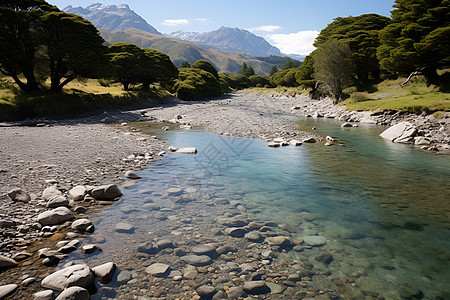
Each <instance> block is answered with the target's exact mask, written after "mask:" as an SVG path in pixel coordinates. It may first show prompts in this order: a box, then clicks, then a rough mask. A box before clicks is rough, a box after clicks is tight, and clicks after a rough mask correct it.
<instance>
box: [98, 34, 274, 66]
mask: <svg viewBox="0 0 450 300" xmlns="http://www.w3.org/2000/svg"><path fill="white" fill-rule="evenodd" d="M99 31H100V34H101V35H102V37H103V38H104V39H105V41H106V42H107V43H109V44H114V43H118V42H125V43H132V44H135V45H136V46H139V47H141V48H152V49H155V50H158V51H161V52H164V53H166V54H167V55H169V57H170V59H171V60H172V61H173V62H174V64H175V65H176V66H179V65H180V64H181V63H182V62H184V61H187V62H189V63H190V64H192V63H194V62H195V61H197V60H199V59H206V60H208V61H210V62H211V63H212V64H213V65H214V66H215V67H216V68H217V69H218V70H219V71H220V72H226V73H230V74H237V73H239V71H240V70H241V66H242V63H244V62H245V63H246V64H247V65H252V67H253V69H254V70H255V72H256V74H269V73H270V70H271V69H272V66H273V65H272V64H269V63H266V62H264V61H261V60H258V59H256V58H255V57H252V56H250V55H248V54H245V53H236V52H228V51H219V50H216V49H211V48H210V49H205V48H204V47H201V46H200V45H198V44H196V43H193V42H189V41H183V40H180V39H176V38H171V37H168V36H164V35H159V34H151V33H148V32H146V31H144V30H140V29H135V28H129V29H127V30H119V31H110V30H105V29H99Z"/></svg>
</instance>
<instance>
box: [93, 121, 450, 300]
mask: <svg viewBox="0 0 450 300" xmlns="http://www.w3.org/2000/svg"><path fill="white" fill-rule="evenodd" d="M300 122H301V126H302V127H304V128H312V127H315V128H317V129H316V131H317V133H320V134H322V135H330V136H332V137H334V138H335V139H336V141H335V144H334V145H333V146H330V147H325V146H324V144H323V143H317V144H313V145H303V146H300V147H292V146H289V147H281V148H275V149H274V148H269V147H267V144H266V143H265V142H262V141H259V140H252V139H244V138H235V137H224V136H217V135H213V134H209V133H204V132H200V131H168V132H158V134H159V135H161V136H162V137H164V138H166V139H167V140H168V142H169V143H170V144H172V145H174V146H176V147H183V146H192V147H196V148H197V149H198V150H199V153H198V154H197V155H181V154H176V153H173V154H167V156H166V157H165V158H164V159H163V160H161V161H159V162H156V163H153V164H150V165H149V167H148V169H146V170H144V171H142V172H141V173H140V175H141V176H142V177H143V179H141V180H140V181H139V182H138V183H137V184H136V185H134V186H132V187H130V188H127V189H126V190H125V196H124V198H125V200H124V201H123V202H121V203H118V204H117V205H114V206H112V207H109V208H108V209H106V210H105V211H104V213H103V215H102V219H101V220H99V221H98V224H97V225H96V228H97V229H96V233H97V234H104V235H108V232H111V226H112V225H113V224H114V223H116V222H117V221H118V220H121V221H129V222H132V223H133V224H135V225H136V227H137V228H136V230H135V232H134V233H133V234H132V235H129V236H127V237H126V238H122V237H120V238H119V237H118V238H117V239H115V240H114V241H113V242H111V244H112V245H114V246H111V249H112V248H114V249H116V250H115V252H116V254H115V255H116V256H120V254H117V245H118V244H119V245H122V247H123V248H122V249H120V251H119V252H123V253H124V255H125V253H126V254H127V255H128V254H129V252H130V251H132V250H131V249H133V246H132V245H133V244H135V243H136V242H139V241H143V240H145V237H146V236H148V235H149V234H150V233H149V232H156V231H158V230H160V231H161V230H162V231H163V232H165V233H166V234H170V233H171V231H172V234H174V233H173V230H177V228H178V227H173V228H172V227H170V225H168V224H170V222H169V223H167V221H162V220H166V219H164V218H160V219H158V218H159V217H160V215H158V212H156V213H155V211H152V212H151V213H143V212H142V207H143V205H145V203H147V202H155V203H158V204H160V205H161V206H162V207H164V208H165V212H166V213H168V215H169V220H172V221H174V220H177V218H180V216H178V217H177V216H176V215H177V213H178V214H182V215H183V216H184V217H186V218H188V217H189V218H191V219H193V220H203V221H201V222H200V221H199V222H200V225H197V224H195V221H194V222H186V223H187V224H190V225H189V226H190V227H196V226H197V227H198V226H200V228H202V226H206V227H205V228H207V227H208V226H210V227H213V226H214V222H215V220H216V219H217V218H219V217H221V216H222V215H223V214H226V210H223V209H220V208H215V207H214V206H213V205H203V204H202V203H201V202H198V203H197V204H196V200H198V199H203V200H204V201H209V200H214V199H217V198H225V199H228V200H235V201H237V202H238V203H239V204H240V205H241V206H242V208H241V209H242V210H245V213H246V214H247V215H248V216H249V217H251V218H252V219H254V220H259V221H261V222H274V223H275V224H280V225H281V224H284V225H288V226H289V227H290V229H291V230H290V235H291V236H290V237H291V238H293V239H294V238H304V237H306V236H321V237H324V238H325V239H326V245H324V246H323V247H305V249H304V250H303V251H300V252H299V251H288V252H287V253H283V255H284V258H285V259H286V260H292V261H294V260H300V261H305V260H308V261H310V262H311V263H314V264H315V265H317V261H314V259H313V257H314V256H315V255H317V254H319V253H322V252H323V251H325V252H327V253H330V254H332V256H333V261H332V262H331V263H330V264H329V265H327V266H325V265H321V264H319V265H318V269H319V270H320V271H324V270H325V274H329V277H328V278H327V279H326V280H329V281H330V282H328V281H327V282H326V283H323V280H325V279H323V278H322V279H323V280H322V279H319V278H315V277H314V278H313V280H312V285H313V286H314V287H316V288H317V289H324V288H327V287H330V286H331V282H333V285H332V287H333V288H334V289H336V290H337V291H339V293H341V294H342V295H343V296H344V298H349V299H350V298H352V297H353V298H355V299H359V298H361V299H362V298H364V297H369V298H376V297H379V298H381V297H384V298H385V299H402V298H403V299H405V298H408V299H450V284H449V282H450V203H449V202H450V197H449V196H450V181H449V179H450V159H449V157H448V156H444V155H439V154H434V153H427V152H423V151H421V150H418V149H414V148H412V147H410V146H406V145H397V144H393V143H390V142H386V141H384V140H383V139H381V138H380V137H378V134H379V133H380V132H381V131H382V130H383V128H381V127H376V126H364V125H362V126H361V127H358V128H341V127H340V126H339V123H337V122H334V121H332V120H320V119H319V120H312V119H308V120H302V121H300ZM149 130H150V129H149ZM170 187H178V188H181V189H182V190H183V191H185V194H184V200H186V199H187V198H190V200H194V201H193V202H191V203H188V204H187V205H185V206H183V207H182V208H179V206H178V205H177V204H176V203H177V202H176V201H175V202H174V201H173V199H172V198H171V197H170V196H169V195H167V192H166V191H167V189H168V188H170ZM150 198H151V201H149V199H150ZM205 199H206V200H205ZM177 200H180V199H179V198H178V199H177ZM181 200H183V199H181ZM174 203H175V204H174ZM133 208H135V209H136V213H133V212H132V209H133ZM130 212H131V213H130ZM170 215H172V219H171V218H170ZM178 220H179V219H178ZM164 222H166V223H164ZM202 222H203V223H202ZM208 222H210V223H209V224H208ZM165 226H168V227H167V228H166V229H165V230H166V231H164V227H165ZM157 228H159V229H157ZM161 228H163V229H161ZM159 235H161V233H159ZM188 236H189V235H188ZM108 247H110V246H108V242H107V243H106V244H105V245H104V246H102V248H104V253H103V254H101V255H99V256H97V258H95V257H94V258H92V260H93V261H95V259H103V258H104V257H107V256H108V255H110V254H111V252H110V251H112V250H109V248H108ZM327 272H328V273H327ZM331 277H332V278H331ZM342 278H343V279H342ZM339 280H341V282H339Z"/></svg>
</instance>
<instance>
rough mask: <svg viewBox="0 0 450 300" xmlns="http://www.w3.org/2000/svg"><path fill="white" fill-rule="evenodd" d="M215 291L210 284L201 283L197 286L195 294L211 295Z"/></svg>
mask: <svg viewBox="0 0 450 300" xmlns="http://www.w3.org/2000/svg"><path fill="white" fill-rule="evenodd" d="M215 292H216V288H215V287H213V286H212V285H201V286H199V287H198V288H197V294H199V295H200V296H201V297H207V298H208V297H211V296H212V295H213V294H214V293H215Z"/></svg>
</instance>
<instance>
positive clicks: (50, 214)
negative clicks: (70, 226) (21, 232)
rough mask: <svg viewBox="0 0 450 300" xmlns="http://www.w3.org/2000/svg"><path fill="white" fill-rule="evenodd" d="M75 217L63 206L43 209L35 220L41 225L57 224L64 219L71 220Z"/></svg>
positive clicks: (64, 220)
mask: <svg viewBox="0 0 450 300" xmlns="http://www.w3.org/2000/svg"><path fill="white" fill-rule="evenodd" d="M74 218H75V217H74V216H73V215H72V212H71V211H70V210H69V209H68V208H67V207H64V206H61V207H57V208H55V209H52V210H48V211H44V212H43V213H40V214H39V215H38V217H37V221H38V222H39V223H41V224H42V225H44V226H45V225H59V224H61V223H64V222H66V221H70V220H73V219H74Z"/></svg>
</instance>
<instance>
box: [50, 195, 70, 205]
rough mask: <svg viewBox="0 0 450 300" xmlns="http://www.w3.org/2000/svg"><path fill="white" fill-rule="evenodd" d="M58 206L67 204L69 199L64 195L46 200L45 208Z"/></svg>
mask: <svg viewBox="0 0 450 300" xmlns="http://www.w3.org/2000/svg"><path fill="white" fill-rule="evenodd" d="M60 206H69V200H67V199H66V197H64V196H55V197H53V198H52V199H50V200H49V201H48V202H47V208H56V207H60Z"/></svg>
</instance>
